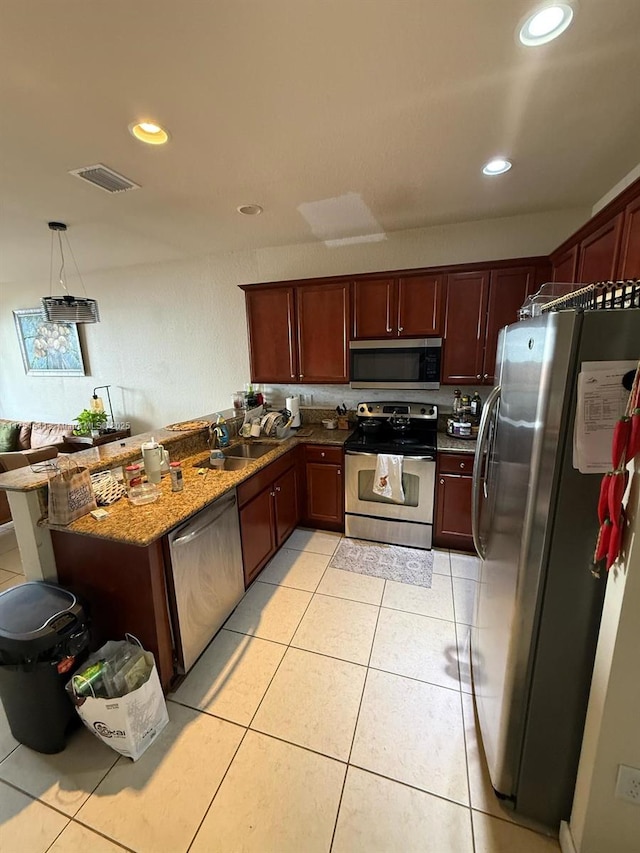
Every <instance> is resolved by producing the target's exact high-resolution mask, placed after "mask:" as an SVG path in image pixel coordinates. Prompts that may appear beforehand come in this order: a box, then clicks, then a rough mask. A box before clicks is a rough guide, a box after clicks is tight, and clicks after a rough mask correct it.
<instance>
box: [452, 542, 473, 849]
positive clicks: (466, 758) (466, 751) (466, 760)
mask: <svg viewBox="0 0 640 853" xmlns="http://www.w3.org/2000/svg"><path fill="white" fill-rule="evenodd" d="M449 565H450V566H451V595H452V597H453V618H454V625H455V635H456V659H457V661H458V680H459V682H460V716H461V719H462V742H463V744H464V765H465V771H466V777H467V795H468V797H469V826H470V828H471V847H472V850H473V851H474V853H475V850H476V833H475V826H474V823H473V801H472V799H471V776H470V773H469V748H468V743H467V731H466V724H465V715H464V700H463V698H462V669H461V662H460V638H459V632H458V620H457V609H456V597H455V587H454V583H453V565H452V563H451V551H449Z"/></svg>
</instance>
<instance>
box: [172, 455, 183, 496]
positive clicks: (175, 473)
mask: <svg viewBox="0 0 640 853" xmlns="http://www.w3.org/2000/svg"><path fill="white" fill-rule="evenodd" d="M169 472H170V474H171V491H172V492H181V491H182V490H183V489H184V476H183V473H182V463H181V462H170V463H169Z"/></svg>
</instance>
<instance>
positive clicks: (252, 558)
mask: <svg viewBox="0 0 640 853" xmlns="http://www.w3.org/2000/svg"><path fill="white" fill-rule="evenodd" d="M271 488H272V487H271V486H267V488H266V489H264V490H263V491H262V492H260V494H258V495H257V496H256V497H255V498H253V500H251V501H249V503H248V504H246V506H243V507H242V509H241V510H240V537H241V539H242V562H243V565H244V583H245V587H246V586H249V584H250V583H251V581H252V580H253V579H254V578H255V576H256V575H257V574H258V572H259V571H260V570H261V569H262V568H263V567H264V565H265V563H266V562H267V560H269V559H270V557H272V556H273V554H275V551H276V538H275V532H274V524H273V515H274V513H273V497H272V494H271Z"/></svg>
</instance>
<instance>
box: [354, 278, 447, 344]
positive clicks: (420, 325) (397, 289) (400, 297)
mask: <svg viewBox="0 0 640 853" xmlns="http://www.w3.org/2000/svg"><path fill="white" fill-rule="evenodd" d="M443 296H444V276H442V275H405V276H402V277H400V278H372V279H366V278H363V279H358V280H356V281H354V282H353V340H367V339H369V340H372V339H373V340H375V339H376V338H377V339H380V338H423V337H427V336H429V335H441V334H442V315H443V302H444V299H443Z"/></svg>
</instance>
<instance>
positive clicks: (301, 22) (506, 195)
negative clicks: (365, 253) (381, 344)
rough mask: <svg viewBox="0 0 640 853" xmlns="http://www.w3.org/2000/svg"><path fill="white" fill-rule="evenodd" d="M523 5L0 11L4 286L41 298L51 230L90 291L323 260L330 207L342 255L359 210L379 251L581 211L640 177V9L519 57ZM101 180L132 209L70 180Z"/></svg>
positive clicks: (377, 2) (337, 0)
mask: <svg viewBox="0 0 640 853" xmlns="http://www.w3.org/2000/svg"><path fill="white" fill-rule="evenodd" d="M535 5H536V3H535V0H456V2H442V0H179V2H178V0H136V2H131V0H109V2H105V1H104V0H103V2H99V0H91V2H87V0H64V2H62V3H60V2H58V3H52V2H50V0H22V2H20V3H16V2H15V0H0V72H1V73H0V215H1V220H0V280H3V281H19V280H21V279H22V280H24V279H26V278H28V277H34V276H37V277H38V278H45V279H47V278H48V274H49V234H48V229H47V225H46V223H47V221H49V220H51V219H55V220H61V221H63V222H66V223H68V225H69V236H70V239H71V244H72V247H73V249H74V252H75V254H76V257H77V259H78V262H79V264H80V267H81V269H82V270H83V271H84V270H91V269H101V268H110V267H114V266H121V265H124V264H132V263H149V262H153V261H163V260H168V259H178V258H183V257H185V256H190V255H195V254H202V253H207V252H224V251H236V250H243V249H249V248H258V247H268V246H278V245H286V244H294V243H303V242H309V241H314V240H318V239H326V237H327V234H326V224H327V223H326V221H325V222H324V225H323V228H324V231H322V233H321V234H320V236H318V233H319V232H318V231H317V229H316V230H315V232H314V230H313V229H312V225H311V224H310V222H309V221H308V220H307V218H305V216H303V215H302V212H301V211H308V210H309V209H315V208H314V203H316V202H326V201H327V200H331V199H337V198H338V199H340V198H341V197H343V196H344V197H345V198H346V199H347V201H348V202H349V204H348V205H347V207H346V208H344V209H343V210H342V211H341V213H340V215H337V216H336V219H335V222H336V227H335V230H334V233H333V235H331V234H329V236H332V237H333V238H334V239H338V240H339V239H341V238H350V237H354V236H358V235H359V233H360V232H361V230H362V228H363V227H364V226H363V225H359V223H358V217H357V216H356V217H355V218H354V220H353V221H351V220H350V219H349V216H350V213H349V211H350V210H352V209H353V210H362V211H364V222H365V223H366V222H367V221H368V220H367V217H368V216H370V217H371V222H372V223H373V224H371V225H369V226H367V227H368V228H370V230H371V231H372V232H373V231H376V230H378V231H384V232H387V233H388V232H392V231H396V230H400V229H406V228H416V227H421V226H427V225H433V224H438V223H447V222H459V221H465V220H470V219H479V218H485V217H496V216H509V215H514V214H519V213H526V212H539V211H544V210H551V209H560V208H566V207H575V206H585V205H586V206H589V205H591V204H593V203H594V202H595V201H596V200H597V199H598V198H599V197H600V196H601V195H602V194H603V193H605V192H606V191H607V190H608V189H609V188H610V187H611V186H613V184H615V183H616V182H617V181H618V180H620V178H622V177H623V176H624V175H625V174H626V173H627V172H628V171H629V170H630V169H632V168H633V167H634V166H635V165H637V163H638V160H639V159H640V156H639V152H640V120H639V117H640V86H639V85H638V47H639V33H640V2H638V0H579V5H578V6H577V11H576V17H575V20H574V23H573V24H572V26H571V27H570V28H569V30H568V31H567V32H566V33H565V34H564V35H563V36H561V37H560V38H559V39H558V40H557V41H554V42H551V43H550V44H548V45H545V46H543V47H539V48H535V49H532V48H525V47H523V46H522V45H520V44H519V43H518V42H517V40H516V37H515V33H516V29H517V26H518V23H519V22H520V20H521V18H522V17H523V16H524V15H526V14H527V13H528V12H529V11H530V10H531V9H532V8H533V7H535ZM143 118H147V119H154V120H156V121H158V122H160V123H161V124H163V125H164V126H166V127H167V128H168V129H169V131H170V133H171V140H170V142H169V143H168V144H167V145H165V146H163V147H153V146H147V145H143V144H142V143H140V142H138V141H137V140H135V139H134V138H133V137H132V136H131V135H130V133H129V132H128V129H127V128H128V125H129V123H131V122H132V121H134V120H140V119H143ZM495 154H503V155H506V156H509V157H510V158H511V159H512V160H513V162H514V166H513V169H512V170H511V171H510V172H509V173H507V174H506V175H504V176H501V177H495V178H487V177H485V176H483V175H482V174H481V167H482V165H483V163H484V162H485V161H486V160H488V159H489V158H490V157H491V156H493V155H495ZM96 163H103V164H105V165H107V166H109V167H110V168H112V169H115V170H116V171H118V172H120V173H121V174H123V175H125V176H126V177H128V178H130V179H131V180H132V181H135V182H136V183H138V184H140V185H141V186H142V189H139V190H135V191H131V192H127V193H120V194H115V195H109V194H108V193H106V192H104V191H102V190H100V189H97V188H95V187H92V186H90V185H89V184H86V183H84V182H83V181H81V180H79V179H78V178H75V177H72V176H70V175H69V174H68V172H69V170H71V169H77V168H79V167H81V166H89V165H93V164H96ZM354 199H355V200H356V201H357V204H351V202H353V201H354ZM248 202H258V203H260V204H261V205H263V206H264V209H265V212H264V213H263V214H262V215H261V216H254V217H242V216H240V215H238V214H237V213H236V210H235V209H236V207H237V206H238V205H239V204H243V203H248ZM331 204H335V202H331V203H330V204H329V205H328V206H326V205H325V206H324V207H322V208H321V210H322V214H323V215H324V216H325V219H326V214H327V211H329V213H330V211H331V210H332V209H333V208H332V207H331ZM338 205H340V202H338ZM299 208H300V210H299ZM378 226H379V228H378ZM359 229H360V230H359ZM365 230H366V229H365ZM327 251H336V250H335V249H327Z"/></svg>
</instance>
